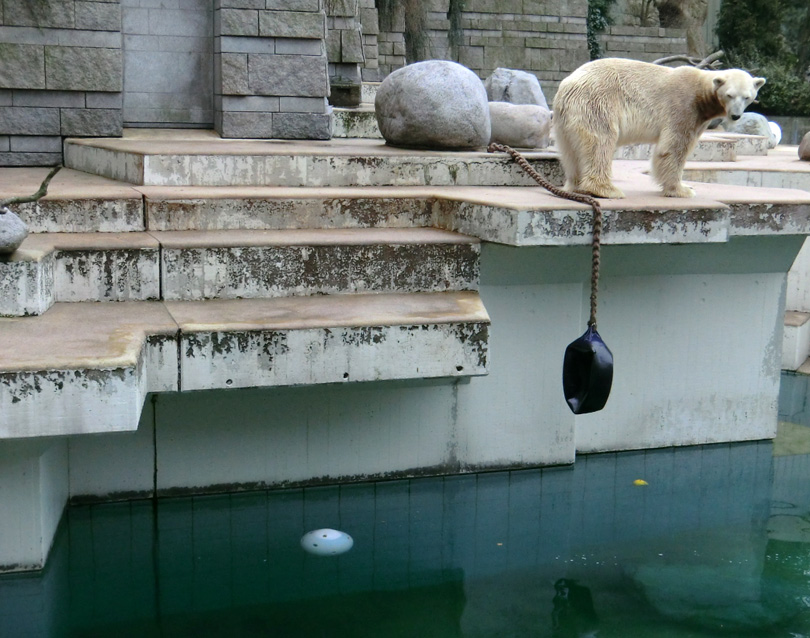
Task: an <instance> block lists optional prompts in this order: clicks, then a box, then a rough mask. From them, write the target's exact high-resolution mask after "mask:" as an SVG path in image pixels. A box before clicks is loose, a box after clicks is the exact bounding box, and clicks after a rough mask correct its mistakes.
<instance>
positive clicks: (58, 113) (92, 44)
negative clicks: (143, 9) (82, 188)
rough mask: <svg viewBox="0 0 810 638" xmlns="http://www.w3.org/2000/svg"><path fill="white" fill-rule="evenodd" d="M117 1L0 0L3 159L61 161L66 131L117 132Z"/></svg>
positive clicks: (11, 162)
mask: <svg viewBox="0 0 810 638" xmlns="http://www.w3.org/2000/svg"><path fill="white" fill-rule="evenodd" d="M122 86H123V65H122V55H121V6H120V2H119V0H102V1H96V0H37V1H36V2H34V1H32V0H2V4H0V166H44V165H49V164H57V163H59V162H61V161H62V137H63V136H119V135H121V131H122V115H121V111H122V93H121V91H122Z"/></svg>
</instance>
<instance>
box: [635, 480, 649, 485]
mask: <svg viewBox="0 0 810 638" xmlns="http://www.w3.org/2000/svg"><path fill="white" fill-rule="evenodd" d="M633 485H649V483H647V481H645V480H644V479H636V480H635V481H633Z"/></svg>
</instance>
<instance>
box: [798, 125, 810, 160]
mask: <svg viewBox="0 0 810 638" xmlns="http://www.w3.org/2000/svg"><path fill="white" fill-rule="evenodd" d="M799 159H802V160H804V161H805V162H810V132H807V133H805V134H804V137H803V138H802V141H801V143H800V144H799Z"/></svg>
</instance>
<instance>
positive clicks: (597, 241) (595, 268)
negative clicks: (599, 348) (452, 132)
mask: <svg viewBox="0 0 810 638" xmlns="http://www.w3.org/2000/svg"><path fill="white" fill-rule="evenodd" d="M495 151H501V152H503V153H509V155H511V156H512V159H513V160H515V162H517V163H518V165H519V166H520V167H521V168H522V169H523V170H524V171H526V173H528V174H529V176H530V177H531V178H532V179H533V180H534V181H535V182H537V183H538V184H540V186H542V187H543V188H545V189H546V190H547V191H549V192H550V193H551V194H552V195H556V196H557V197H562V198H563V199H570V200H571V201H574V202H580V203H582V204H588V205H589V206H590V207H591V208H593V238H592V240H591V254H592V257H591V317H590V319H588V325H589V326H591V327H592V328H593V329H594V330H596V301H597V295H598V292H599V266H600V254H601V248H602V207H601V206H600V205H599V202H598V201H597V200H596V199H595V198H593V197H591V196H590V195H582V194H580V193H570V192H568V191H565V190H563V189H562V188H559V187H558V186H554V184H552V183H551V182H549V181H547V180H546V179H545V178H544V177H543V176H542V175H540V173H538V172H537V171H536V170H534V168H532V166H531V164H529V162H528V161H526V158H525V157H523V155H521V154H520V153H518V152H517V151H516V150H515V149H513V148H512V147H510V146H506V145H505V144H498V143H496V142H493V143H492V144H490V145H489V146H488V147H487V152H489V153H494V152H495Z"/></svg>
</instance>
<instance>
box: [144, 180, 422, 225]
mask: <svg viewBox="0 0 810 638" xmlns="http://www.w3.org/2000/svg"><path fill="white" fill-rule="evenodd" d="M138 190H139V191H140V192H142V193H143V195H144V197H145V205H146V215H147V224H148V227H149V228H150V229H152V230H156V231H163V230H239V229H244V230H251V229H263V230H270V229H283V228H367V227H376V226H385V227H387V228H401V227H412V226H429V225H430V224H431V219H432V206H433V193H434V192H435V189H429V188H425V187H400V188H363V189H360V188H329V189H326V188H321V189H309V188H273V187H268V186H258V187H256V186H242V187H226V186H139V187H138Z"/></svg>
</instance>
